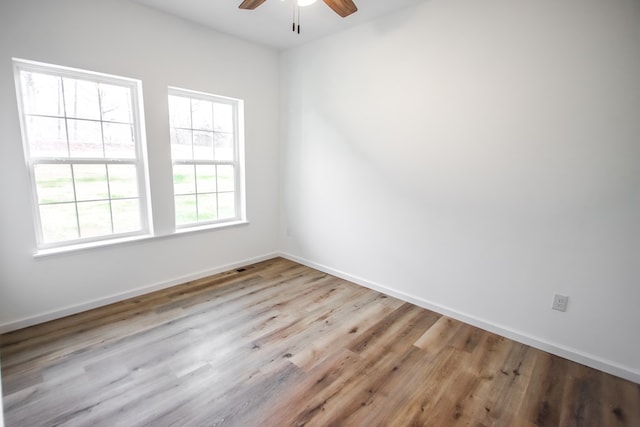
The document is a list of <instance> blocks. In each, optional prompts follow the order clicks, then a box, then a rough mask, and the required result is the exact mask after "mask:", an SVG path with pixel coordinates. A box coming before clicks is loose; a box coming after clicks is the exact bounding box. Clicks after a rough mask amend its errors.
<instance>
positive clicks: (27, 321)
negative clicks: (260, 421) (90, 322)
mask: <svg viewBox="0 0 640 427" xmlns="http://www.w3.org/2000/svg"><path fill="white" fill-rule="evenodd" d="M277 256H279V254H278V253H275V252H273V253H269V254H265V255H261V256H258V257H255V258H250V259H245V260H242V261H238V262H234V263H230V264H225V265H221V266H218V267H214V268H211V269H207V270H202V271H199V272H197V273H194V274H189V275H186V276H182V277H178V278H174V279H171V280H167V281H165V282H161V283H155V284H152V285H147V286H142V287H139V288H136V289H132V290H130V291H127V292H121V293H117V294H113V295H110V296H107V297H104V298H98V299H95V300H92V301H88V302H85V303H82V304H77V305H73V306H68V307H65V308H62V309H60V310H53V311H49V312H47V313H43V314H39V315H36V316H31V317H26V318H23V319H19V320H16V321H12V322H9V323H4V324H1V325H0V334H4V333H7V332H11V331H15V330H18V329H22V328H26V327H29V326H33V325H37V324H39V323H44V322H48V321H50V320H55V319H60V318H62V317H65V316H70V315H72V314H77V313H80V312H83V311H87V310H91V309H93V308H98V307H102V306H105V305H108V304H113V303H115V302H119V301H123V300H126V299H128V298H134V297H137V296H140V295H144V294H148V293H150V292H154V291H159V290H162V289H166V288H170V287H172V286H176V285H180V284H182V283H186V282H189V281H192V280H197V279H202V278H203V277H207V276H213V275H214V274H219V273H223V272H225V271H229V270H233V269H236V268H240V267H245V266H247V265H251V264H255V263H257V262H261V261H266V260H268V259H272V258H275V257H277ZM0 427H1V426H0Z"/></svg>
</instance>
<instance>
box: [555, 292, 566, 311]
mask: <svg viewBox="0 0 640 427" xmlns="http://www.w3.org/2000/svg"><path fill="white" fill-rule="evenodd" d="M568 303H569V297H568V296H566V295H558V294H556V295H555V296H554V297H553V305H552V306H551V308H553V309H554V310H558V311H567V304H568Z"/></svg>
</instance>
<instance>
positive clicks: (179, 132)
mask: <svg viewBox="0 0 640 427" xmlns="http://www.w3.org/2000/svg"><path fill="white" fill-rule="evenodd" d="M191 140H192V137H191V131H190V130H185V129H172V130H171V157H172V158H173V159H174V160H191V159H193V150H192V147H191Z"/></svg>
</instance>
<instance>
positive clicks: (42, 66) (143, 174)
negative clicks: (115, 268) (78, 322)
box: [13, 58, 153, 256]
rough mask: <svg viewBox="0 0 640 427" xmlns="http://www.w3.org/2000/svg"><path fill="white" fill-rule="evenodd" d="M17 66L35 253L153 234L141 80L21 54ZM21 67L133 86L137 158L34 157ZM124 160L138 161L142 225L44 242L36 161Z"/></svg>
mask: <svg viewBox="0 0 640 427" xmlns="http://www.w3.org/2000/svg"><path fill="white" fill-rule="evenodd" d="M13 67H14V79H15V87H16V95H17V102H18V113H19V119H20V128H21V132H22V146H23V149H24V156H25V162H26V167H27V170H28V175H29V185H30V187H31V189H30V191H31V200H32V216H33V218H34V225H35V232H36V240H37V250H36V253H35V255H36V256H37V255H39V254H48V253H60V252H65V251H67V250H78V249H79V248H88V247H97V246H102V245H110V244H114V243H118V242H123V241H131V240H137V239H140V238H145V237H150V236H152V235H153V222H152V220H151V218H152V213H151V200H150V188H149V171H148V161H147V148H146V132H145V126H144V124H145V121H144V114H143V111H142V108H141V105H143V98H142V82H141V81H140V80H137V79H132V78H127V77H120V76H114V75H110V74H104V73H98V72H94V71H87V70H80V69H76V68H70V67H64V66H59V65H52V64H46V63H41V62H36V61H29V60H24V59H19V58H13ZM22 71H27V72H28V71H32V72H39V73H43V74H49V75H55V76H60V77H69V78H77V79H82V80H88V81H94V82H100V83H107V84H114V85H118V86H126V87H128V88H130V89H131V97H132V99H131V101H132V104H131V106H132V115H133V129H134V135H135V138H136V144H135V147H136V158H135V159H132V160H131V161H126V162H119V161H117V160H113V159H109V158H106V159H100V158H97V159H87V158H77V159H76V158H72V159H69V158H58V159H56V158H48V159H44V158H32V157H31V154H30V152H29V141H28V139H27V133H26V117H25V113H24V108H23V105H22V84H21V81H20V73H21V72H22ZM92 161H94V162H95V163H104V164H109V163H122V164H135V165H136V171H137V178H138V195H139V201H140V225H141V229H140V230H139V231H135V232H128V233H118V234H109V235H106V236H98V237H90V238H78V239H73V240H67V241H63V242H55V243H45V242H44V236H43V230H42V224H41V219H40V210H39V203H38V194H37V188H36V182H35V175H34V171H35V168H34V165H36V164H43V163H56V164H64V163H83V162H84V163H86V162H92Z"/></svg>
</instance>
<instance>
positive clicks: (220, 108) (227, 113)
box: [213, 102, 233, 133]
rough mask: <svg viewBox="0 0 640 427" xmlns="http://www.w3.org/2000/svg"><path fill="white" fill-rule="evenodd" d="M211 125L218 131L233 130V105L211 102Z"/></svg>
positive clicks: (230, 131)
mask: <svg viewBox="0 0 640 427" xmlns="http://www.w3.org/2000/svg"><path fill="white" fill-rule="evenodd" d="M213 126H214V127H213V129H214V130H215V131H218V132H229V133H232V132H233V107H232V106H231V105H230V104H219V103H217V102H216V103H215V104H213Z"/></svg>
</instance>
